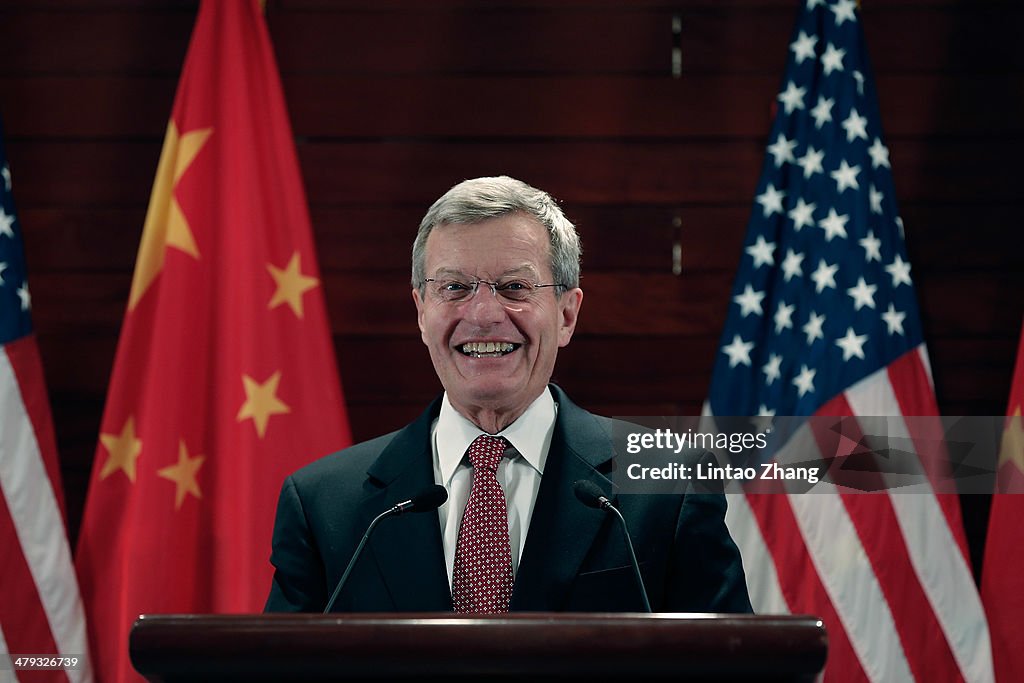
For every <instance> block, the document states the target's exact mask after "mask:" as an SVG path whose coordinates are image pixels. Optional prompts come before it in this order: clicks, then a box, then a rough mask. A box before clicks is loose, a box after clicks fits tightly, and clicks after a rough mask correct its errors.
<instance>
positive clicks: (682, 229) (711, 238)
mask: <svg viewBox="0 0 1024 683" xmlns="http://www.w3.org/2000/svg"><path fill="white" fill-rule="evenodd" d="M862 4H863V5H864V9H863V23H864V28H865V32H866V36H867V42H868V47H869V52H870V56H871V59H872V62H873V64H874V69H875V75H876V81H877V85H878V88H879V91H880V99H881V107H882V123H883V127H884V130H885V132H886V135H887V143H888V145H889V147H890V149H891V159H892V164H893V173H894V176H895V181H896V189H897V194H898V199H899V202H900V205H901V209H902V215H903V217H904V220H905V224H906V230H907V241H908V250H909V252H910V258H911V262H912V264H913V267H914V271H913V274H914V279H915V282H916V285H917V290H918V295H919V297H920V299H921V303H922V307H923V315H924V325H925V337H926V339H927V341H928V344H929V349H930V352H931V358H932V364H933V370H934V377H935V384H936V390H937V393H938V399H939V405H940V407H941V409H942V410H943V412H944V413H945V414H950V415H970V414H978V415H985V414H1001V413H1002V412H1003V411H1004V410H1005V405H1006V400H1007V394H1008V389H1009V380H1010V374H1011V371H1012V364H1013V357H1014V352H1015V348H1016V341H1017V335H1018V332H1019V330H1020V323H1021V315H1022V300H1024V296H1022V295H1024V268H1022V266H1024V257H1022V248H1021V246H1020V244H1021V240H1020V237H1019V234H1020V232H1021V217H1020V216H1021V211H1022V210H1024V205H1022V204H1024V201H1022V192H1021V188H1020V185H1021V175H1022V174H1021V173H1020V171H1019V168H1020V164H1021V163H1022V160H1024V144H1022V132H1024V52H1022V51H1021V50H1020V48H1019V42H1020V40H1021V35H1022V29H1024V8H1022V7H1021V6H1020V5H1019V4H1018V3H1016V2H994V1H984V0H961V1H957V0H874V1H872V0H865V1H864V2H863V3H862ZM796 5H797V0H676V2H664V1H656V0H635V1H629V0H622V1H619V2H613V1H611V0H563V1H558V0H522V1H520V2H511V1H498V2H482V1H479V2H477V1H471V0H415V1H409V2H399V1H397V0H338V1H329V0H269V2H268V3H267V23H268V25H269V28H270V33H271V36H272V40H273V43H274V46H275V49H276V53H277V58H278V62H279V66H280V70H281V74H282V77H283V80H284V89H285V93H286V97H287V99H288V106H289V109H290V112H291V116H292V123H293V127H294V133H295V136H296V145H297V149H298V154H299V158H300V161H301V164H302V171H303V174H304V178H305V183H306V190H307V193H308V196H309V202H310V207H311V210H312V216H313V223H314V228H315V232H316V240H317V247H318V253H319V259H320V264H321V267H322V269H323V273H324V279H325V287H326V294H327V301H328V305H329V315H330V320H331V324H332V327H333V332H334V342H335V346H336V349H337V354H338V360H339V365H340V370H341V375H342V381H343V385H344V391H345V398H346V400H347V403H348V407H349V411H350V415H351V419H352V427H353V430H354V433H355V436H356V437H357V438H358V439H363V438H367V437H370V436H373V435H376V434H379V433H382V432H384V431H387V430H390V429H393V428H395V427H398V426H399V425H401V424H403V423H404V422H406V421H407V420H409V419H410V418H411V417H412V416H414V415H415V414H417V413H418V412H419V410H420V409H421V408H422V406H423V405H424V403H425V402H426V401H427V400H429V399H430V398H432V397H433V396H434V395H435V394H436V392H437V391H438V389H439V384H438V382H437V379H436V378H435V376H434V374H433V371H432V368H431V365H430V362H429V358H428V356H427V353H426V350H425V349H424V347H423V346H422V345H421V343H420V341H419V337H418V334H417V331H416V326H415V319H414V314H413V313H414V312H413V307H412V304H411V301H410V299H409V295H408V284H407V283H408V267H409V266H408V254H409V246H410V243H411V240H412V236H413V234H414V232H415V228H416V225H417V224H418V221H419V218H420V217H421V215H422V213H423V212H424V211H425V209H426V207H427V206H428V205H429V203H430V202H431V201H432V200H433V199H434V198H436V197H437V196H438V195H440V194H441V193H442V192H443V191H444V190H445V189H447V188H448V187H449V186H450V185H452V184H454V183H455V182H457V181H459V180H461V179H463V178H467V177H474V176H478V175H493V174H498V173H507V174H510V175H513V176H516V177H520V178H522V179H524V180H526V181H528V182H530V183H533V184H535V185H537V186H538V187H541V188H544V189H546V190H548V191H549V192H551V193H552V194H553V195H555V196H556V197H558V198H559V199H561V200H562V201H563V202H564V205H565V208H566V211H567V213H568V214H569V216H570V217H571V218H573V219H574V220H575V221H576V222H577V223H578V225H579V226H580V229H581V232H582V235H583V240H584V249H585V255H584V273H585V276H584V281H583V287H584V289H585V290H586V293H587V297H586V304H585V306H584V309H583V314H582V317H581V322H580V326H579V329H578V333H577V336H576V338H575V339H574V341H573V343H572V345H571V346H570V347H569V348H568V349H566V350H565V351H564V352H563V355H562V356H561V357H560V360H559V366H558V368H557V370H556V379H557V381H559V382H560V383H561V384H562V385H563V386H564V387H565V388H566V389H567V390H568V391H569V392H570V394H571V395H572V396H573V397H574V398H575V399H576V400H577V401H578V402H580V403H581V404H582V405H584V406H585V407H587V408H590V409H592V410H594V411H597V412H601V413H605V414H610V415H614V414H619V415H628V414H675V413H694V412H697V411H699V409H700V405H701V402H702V400H703V398H704V395H705V393H706V391H707V386H708V381H709V377H710V370H711V364H712V360H713V358H714V355H715V352H716V345H717V341H718V336H719V334H720V333H721V329H722V325H723V323H724V319H725V314H726V311H727V307H728V294H729V289H730V284H731V281H732V277H733V274H734V271H735V267H736V264H737V262H738V259H739V256H740V247H741V241H742V239H743V235H744V231H745V226H746V220H747V216H748V214H749V211H750V207H751V205H752V201H753V194H754V189H755V185H756V182H757V177H758V173H759V169H760V164H761V160H762V158H763V155H764V145H765V142H766V136H767V133H768V129H769V127H770V123H771V103H772V102H773V100H774V95H775V93H776V92H777V90H778V87H779V85H780V80H781V75H782V68H783V65H784V62H785V58H786V53H787V49H788V43H789V39H790V31H791V30H792V26H793V20H794V12H795V9H796ZM195 8H196V3H195V2H188V1H184V0H183V1H180V2H174V1H171V0H69V1H66V2H57V1H55V0H3V2H2V4H0V115H2V116H3V118H4V122H5V125H6V130H7V143H8V149H9V156H10V163H11V168H12V172H13V174H14V192H15V200H16V202H17V203H18V207H19V210H20V216H21V221H22V226H23V229H24V234H25V242H26V249H27V256H28V261H29V268H30V278H31V287H32V293H33V303H34V319H35V323H36V327H37V333H38V337H39V342H40V345H41V348H42V353H43V360H44V363H45V367H46V374H47V380H48V383H49V391H50V397H51V401H52V404H53V412H54V420H55V423H56V428H57V439H58V445H59V448H60V454H61V458H62V469H63V474H64V484H65V488H66V491H67V499H68V507H69V510H68V512H69V517H70V530H71V534H72V537H74V536H75V535H76V534H77V530H78V525H79V521H80V517H81V510H82V505H83V503H84V498H85V489H86V484H87V481H88V477H89V472H90V467H91V463H92V458H93V455H94V451H95V448H96V442H97V432H98V426H99V421H100V416H101V413H102V409H103V402H104V397H105V393H106V388H107V382H108V379H109V375H110V370H111V365H112V362H113V356H114V350H115V346H116V342H117V336H118V330H119V326H120V324H121V319H122V316H123V314H124V309H125V305H126V302H127V297H128V290H129V285H130V280H131V273H132V268H133V264H134V259H135V252H136V249H137V247H138V242H139V237H140V234H141V230H142V224H143V217H144V214H145V209H146V203H147V201H148V198H149V193H150V188H151V185H152V181H153V176H154V173H155V170H156V164H157V159H158V156H159V153H160V146H161V142H162V137H163V133H164V130H165V126H166V123H167V119H168V116H169V115H170V110H171V104H172V101H173V97H174V90H175V86H176V83H177V80H178V76H179V75H180V71H181V65H182V60H183V58H184V55H185V50H186V47H187V44H188V39H189V34H190V32H191V29H192V24H193V20H194V16H195ZM673 17H676V18H677V19H678V22H679V26H680V33H679V37H678V40H677V39H676V38H674V35H673V30H672V24H673ZM674 46H678V47H679V48H680V57H681V75H680V77H678V78H674V77H673V76H672V73H671V63H672V49H673V47H674ZM676 239H679V240H680V241H681V243H682V247H683V248H682V266H683V268H682V273H681V274H679V275H675V274H673V272H672V245H673V242H674V240H676ZM364 283H365V286H364ZM371 284H372V287H371V286H370V285H371ZM987 503H988V501H987V500H986V497H984V496H973V497H965V499H964V509H965V516H966V521H967V526H968V532H969V535H970V538H971V544H972V553H973V554H974V556H975V564H976V567H977V565H978V561H979V560H980V550H981V548H982V544H983V537H984V525H985V518H986V516H987Z"/></svg>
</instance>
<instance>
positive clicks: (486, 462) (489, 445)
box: [467, 434, 508, 472]
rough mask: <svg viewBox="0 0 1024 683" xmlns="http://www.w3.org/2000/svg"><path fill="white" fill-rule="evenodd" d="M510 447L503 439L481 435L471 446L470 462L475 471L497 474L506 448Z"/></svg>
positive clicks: (468, 453)
mask: <svg viewBox="0 0 1024 683" xmlns="http://www.w3.org/2000/svg"><path fill="white" fill-rule="evenodd" d="M507 445H508V441H506V440H505V439H504V438H503V437H500V436H491V435H490V434H481V435H480V436H478V437H476V438H475V439H473V443H471V444H469V451H468V452H467V455H468V456H469V462H470V463H472V465H473V469H475V470H489V471H491V472H496V471H497V469H498V463H499V462H501V458H502V457H503V456H504V455H505V446H507Z"/></svg>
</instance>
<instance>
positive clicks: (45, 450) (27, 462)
mask: <svg viewBox="0 0 1024 683" xmlns="http://www.w3.org/2000/svg"><path fill="white" fill-rule="evenodd" d="M42 429H45V430H47V432H48V433H45V434H41V433H40V430H42ZM54 480H56V481H59V474H57V457H56V449H55V447H54V441H53V436H52V426H51V424H50V418H49V406H48V404H47V401H46V394H45V389H44V385H43V379H42V368H41V364H40V363H39V357H38V352H37V349H36V346H35V339H34V338H32V337H25V338H22V339H19V340H17V341H15V342H12V343H10V344H7V345H6V346H3V347H0V553H2V557H0V591H2V599H0V652H2V653H9V654H24V655H64V656H76V657H79V660H80V668H78V669H77V670H70V671H68V673H67V674H65V673H64V672H63V671H52V672H48V676H47V678H46V680H54V681H65V680H70V681H73V682H77V681H91V680H92V671H91V667H90V665H89V655H88V645H87V641H86V630H85V616H84V612H83V609H82V600H81V597H80V595H79V592H78V581H77V579H76V576H75V570H74V566H73V564H72V561H71V552H70V548H69V546H68V539H67V532H66V529H65V526H64V515H63V513H62V510H61V501H60V498H59V495H60V494H59V492H58V491H57V490H55V487H54V485H53V483H52V482H53V481H54ZM12 673H16V672H12ZM32 680H42V677H41V675H40V674H34V675H33V678H32Z"/></svg>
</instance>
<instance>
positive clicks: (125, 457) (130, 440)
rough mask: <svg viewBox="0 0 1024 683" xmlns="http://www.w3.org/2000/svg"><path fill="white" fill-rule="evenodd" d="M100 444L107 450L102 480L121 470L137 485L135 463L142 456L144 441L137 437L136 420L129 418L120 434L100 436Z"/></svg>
mask: <svg viewBox="0 0 1024 683" xmlns="http://www.w3.org/2000/svg"><path fill="white" fill-rule="evenodd" d="M100 443H102V444H103V447H104V448H106V449H107V453H108V455H107V461H106V462H105V463H103V469H102V470H100V480H101V481H102V480H103V479H106V478H107V477H109V476H110V475H111V474H113V473H114V472H116V471H117V470H121V471H122V472H124V473H125V475H126V476H127V477H128V479H129V481H131V482H132V483H135V461H136V460H138V459H139V455H141V454H142V439H138V438H136V437H135V418H134V417H129V418H128V420H127V421H126V422H125V423H124V427H122V428H121V433H120V434H100Z"/></svg>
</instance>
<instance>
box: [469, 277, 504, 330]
mask: <svg viewBox="0 0 1024 683" xmlns="http://www.w3.org/2000/svg"><path fill="white" fill-rule="evenodd" d="M466 307H467V309H468V310H467V311H466V317H467V318H469V319H470V320H472V321H473V322H475V323H477V324H485V323H494V322H501V321H502V320H504V319H505V315H506V311H505V305H504V304H503V303H502V301H501V296H500V295H499V294H498V291H497V289H495V285H494V284H492V283H490V282H484V281H483V280H481V281H480V282H479V283H478V284H477V286H476V291H475V292H473V296H472V297H471V298H470V300H469V301H468V302H466Z"/></svg>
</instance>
